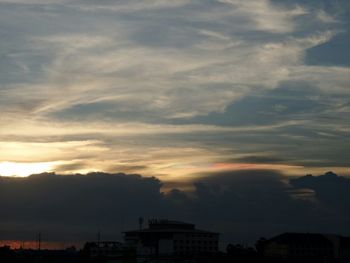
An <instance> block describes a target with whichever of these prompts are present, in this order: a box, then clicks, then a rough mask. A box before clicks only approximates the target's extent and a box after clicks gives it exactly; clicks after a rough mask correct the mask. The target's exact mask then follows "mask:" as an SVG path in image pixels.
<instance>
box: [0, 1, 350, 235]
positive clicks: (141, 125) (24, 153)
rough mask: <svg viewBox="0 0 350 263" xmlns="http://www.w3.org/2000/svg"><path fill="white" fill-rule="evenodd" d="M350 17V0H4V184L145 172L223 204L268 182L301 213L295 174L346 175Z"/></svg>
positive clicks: (0, 160)
mask: <svg viewBox="0 0 350 263" xmlns="http://www.w3.org/2000/svg"><path fill="white" fill-rule="evenodd" d="M349 25H350V3H349V1H348V0H307V1H305V0H303V1H302V0H177V1H166V0H147V1H136V0H135V1H134V0H131V1H130V0H98V1H97V0H96V1H94V0H0V58H1V59H0V112H1V113H0V175H2V176H3V178H1V180H0V186H1V187H5V186H6V182H8V181H7V180H10V179H11V178H12V180H14V181H11V180H10V181H9V182H17V183H19V184H21V182H26V183H27V184H31V183H32V180H33V178H32V177H28V176H30V175H31V174H41V173H45V172H55V173H57V174H58V175H57V176H58V178H61V176H68V177H67V178H71V177H72V176H73V174H78V173H79V174H88V173H91V172H101V173H102V174H103V175H106V174H109V175H111V178H114V176H116V174H118V173H123V174H124V175H125V176H126V174H127V175H129V176H131V177H132V178H134V177H133V176H135V175H134V174H140V175H141V177H140V178H141V179H140V178H139V177H137V178H139V179H138V180H140V182H151V183H154V187H155V188H152V189H153V190H154V189H155V190H154V191H155V192H154V193H155V195H157V196H158V195H160V196H161V197H160V200H163V199H164V200H168V201H169V200H171V202H173V201H174V200H175V201H174V202H175V203H176V202H177V201H178V200H177V199H176V198H180V200H187V199H186V198H189V197H188V196H187V193H185V192H186V190H188V191H190V192H192V193H189V194H190V195H191V194H193V195H194V196H197V198H199V196H200V193H202V192H201V191H202V190H203V189H204V188H203V187H202V188H201V187H200V185H203V182H204V185H207V188H205V189H206V190H205V191H204V190H203V191H204V193H203V200H206V198H209V199H210V200H211V201H213V202H214V201H215V200H216V199H215V198H218V199H217V200H216V201H215V202H217V204H219V203H220V202H221V201H220V200H221V199H220V198H219V197H215V196H216V195H215V194H213V193H215V192H220V191H221V190H220V191H219V190H218V189H222V187H221V185H222V184H225V182H226V183H227V184H228V186H227V187H229V186H230V185H231V184H232V187H233V188H232V189H231V188H230V187H229V189H231V190H229V192H230V191H236V190H237V189H236V186H235V185H236V184H238V186H242V187H243V186H244V185H245V184H248V182H251V183H252V184H255V183H254V182H255V181H254V180H257V182H256V185H260V188H261V189H264V187H265V183H264V180H266V181H267V182H270V181H273V186H271V187H272V188H273V189H278V193H277V194H276V195H277V196H279V195H281V196H283V198H281V200H284V201H285V204H284V206H288V204H289V202H292V204H291V205H292V207H293V205H295V202H294V201H293V200H294V199H295V196H294V195H293V194H291V193H290V191H292V192H293V191H296V190H298V191H299V190H300V189H294V188H295V186H293V184H292V181H290V180H296V179H297V178H303V177H302V176H304V175H306V174H314V175H322V174H325V173H326V172H327V171H333V172H335V173H336V174H338V176H337V177H336V178H338V179H339V178H340V179H339V180H346V178H347V176H349V175H350V165H349V162H348V156H349V154H348V150H349V149H350V139H349V138H350V136H349V132H350V117H349V116H350V115H349V113H350V102H349V98H350V96H349V95H350V88H349V85H350V77H349V76H350V55H349V54H350V53H349V50H348V49H349V48H348V47H349V45H350V32H349V28H350V27H349ZM257 174H261V178H262V179H256V178H258V176H257ZM46 175H47V174H46ZM49 175H50V174H49ZM229 175H234V176H233V178H236V176H238V177H237V178H241V177H244V178H247V179H246V180H248V181H245V180H243V179H242V180H243V181H242V180H238V179H237V180H236V179H232V180H233V181H230V180H231V179H230V180H229V179H227V178H230V176H229ZM17 177H27V179H26V178H22V179H21V178H17ZM39 177H40V176H39ZM126 177H128V176H126ZM34 178H36V177H35V176H34ZM40 178H41V177H40ZM44 178H45V176H44ZM48 178H49V179H45V180H49V181H50V180H51V179H50V178H51V177H50V176H49V177H48ZM77 178H80V177H79V176H78V177H77ZM87 178H89V177H88V175H87ZM117 178H119V177H118V176H117ZM263 178H265V179H263ZM271 178H272V179H273V180H272V179H271ZM293 178H294V179H293ZM315 178H318V177H315ZM321 178H324V177H321ZM17 179H18V180H17ZM270 179H271V180H270ZM338 179H337V180H338ZM45 180H44V181H45ZM62 180H63V179H62ZM66 180H68V181H67V182H70V181H69V179H66ZM79 180H82V181H84V180H83V179H79ZM86 180H88V181H89V179H86ZM91 180H92V179H91ZM111 180H114V179H111ZM116 180H119V179H116ZM147 180H149V181H147ZM216 180H218V181H219V182H220V184H219V185H220V187H219V186H218V187H216V186H215V185H217V183H216ZM226 180H229V181H228V182H227V181H226ZM92 181H93V180H92ZM102 181H103V180H102ZM107 181H108V180H107ZM50 182H51V181H50ZM89 182H90V181H89ZM137 182H139V181H137ZM131 184H132V183H131ZM11 185H12V184H11ZM13 185H16V183H13ZM34 185H35V184H34ZM106 185H107V184H106ZM146 185H148V184H147V183H146ZM208 185H209V186H208ZM286 185H287V186H288V187H286ZM345 185H347V184H345ZM238 186H237V187H238ZM14 187H15V186H14ZM33 187H34V186H33ZM38 187H39V186H38ZM157 187H159V189H158V188H157ZM269 187H270V186H269ZM269 187H267V189H270V188H269ZM312 187H313V186H312ZM312 187H311V186H308V187H305V188H306V189H308V191H309V192H308V193H309V194H307V196H308V202H312V204H316V203H318V202H319V203H322V202H321V199H318V198H317V195H316V197H315V196H313V195H312V194H311V197H310V193H316V192H317V191H316V190H315V189H313V188H312ZM43 188H44V189H45V187H43ZM73 188H74V187H73ZM39 189H41V188H40V187H39ZM172 189H173V190H172ZM208 189H209V190H208ZM243 189H249V187H247V188H244V187H243ZM290 189H292V190H290ZM322 189H323V188H322ZM129 190H130V189H129ZM153 190H152V191H153ZM331 190H332V191H331V192H332V193H333V194H334V195H335V196H337V194H336V192H334V191H333V190H334V189H331ZM130 191H131V190H130ZM163 191H165V192H166V193H163ZM174 191H175V192H174ZM183 191H185V192H183ZM249 191H250V190H247V192H244V194H243V195H244V196H245V195H247V193H248V192H249ZM276 191H277V190H276ZM14 192H16V191H15V190H14ZM39 192H40V191H39ZM282 192H283V193H282ZM230 193H231V192H230ZM293 193H294V192H293ZM8 194H9V195H8V196H7V197H6V198H10V197H11V198H14V197H13V196H12V194H11V193H8ZM128 194H129V192H128ZM210 194H212V195H213V196H211V197H209V196H210ZM4 195H5V194H4ZM5 196H6V195H5ZM298 196H299V197H300V195H298ZM158 197H159V196H158ZM158 197H157V198H158ZM170 197H171V198H170ZM175 197H176V198H175ZM214 197H215V198H214ZM263 197H264V198H265V195H262V196H260V197H259V198H263ZM299 197H298V198H299ZM11 198H10V199H9V200H11ZM140 198H141V197H140ZM169 198H170V199H169ZM172 198H173V199H172ZM174 198H175V199H174ZM181 198H182V199H181ZM227 198H228V199H229V200H231V199H230V198H232V196H231V195H228V197H227ZM252 198H253V197H252ZM266 198H267V199H266V200H270V199H269V198H270V197H266ZM271 198H272V197H271ZM298 198H297V199H298ZM214 199H215V200H214ZM253 199H254V198H253ZM277 199H278V198H277ZM304 199H305V198H304ZM6 200H7V199H6ZM35 200H36V199H35ZM140 200H142V198H141V199H140ZM157 200H158V199H157ZM199 200H202V199H201V198H199ZM273 200H276V199H273ZM291 200H292V201H291ZM298 200H299V201H300V198H299V199H298ZM310 200H311V201H310ZM315 200H316V201H315ZM327 200H328V199H327ZM61 201H62V202H63V200H61ZM65 201H66V200H65ZM219 201H220V202H219ZM231 201H232V200H231ZM248 201H249V200H248ZM248 201H247V202H248ZM304 201H305V200H304ZM333 201H334V200H333V199H332V202H333ZM343 201H344V202H345V201H346V200H343ZM179 202H180V201H179ZM198 202H199V201H198ZM232 202H233V201H232ZM249 202H250V201H249ZM249 202H248V203H249ZM209 203H210V202H209ZM238 203H239V202H238ZM238 203H234V204H237V205H238ZM243 203H244V202H243ZM187 204H188V207H187V208H186V209H188V210H191V209H193V207H191V205H193V206H196V207H198V209H199V207H202V208H201V209H204V206H202V205H201V202H199V203H198V204H197V203H196V205H194V204H193V203H192V202H190V201H188V200H187ZM190 204H191V205H190ZM244 204H245V203H244ZM322 204H323V203H322ZM260 205H261V204H260ZM303 205H304V203H303ZM303 205H301V206H302V208H300V207H299V206H298V209H302V210H298V209H297V208H295V209H296V210H293V209H292V210H291V211H298V212H299V213H302V211H307V209H308V208H305V207H304V206H303ZM332 205H334V204H332ZM332 205H330V206H331V207H332ZM280 206H281V209H282V208H283V207H284V206H283V205H280ZM325 206H326V205H325ZM263 207H264V206H263ZM322 207H323V208H324V206H323V205H322ZM337 207H338V206H337ZM41 208H42V209H44V208H43V207H41ZM9 209H10V208H9ZM37 209H38V211H39V210H40V209H39V208H37ZM266 209H267V211H269V210H268V208H266ZM315 209H316V208H315ZM337 209H338V208H337ZM337 209H335V210H336V211H337V212H334V213H338V212H339V213H340V210H339V211H338V210H337ZM339 209H340V208H339ZM44 210H45V209H44ZM11 211H12V210H11ZM154 211H155V210H154ZM160 211H162V213H163V212H164V210H162V209H160ZM252 211H255V210H254V209H253V210H252ZM322 211H323V210H322ZM327 211H328V210H327ZM323 212H324V211H323ZM323 212H322V213H323ZM257 213H258V211H257ZM281 213H282V212H281ZM320 213H321V212H320ZM155 214H157V213H155ZM180 214H181V213H178V215H180ZM185 214H186V213H185ZM185 214H183V217H185V218H189V219H191V220H192V219H193V220H195V219H199V218H202V217H194V216H187V217H186V216H185ZM316 214H317V213H316ZM165 215H166V214H165ZM170 215H171V214H170ZM198 215H201V216H203V214H201V213H198ZM317 215H319V214H317ZM337 215H338V217H336V218H338V219H339V218H342V219H344V220H345V219H346V220H347V219H348V217H347V216H348V215H343V214H341V213H340V214H337ZM16 216H18V217H20V216H19V215H17V214H16V215H15V214H14V215H13V218H9V219H8V220H9V221H8V222H12V223H9V224H10V225H8V229H11V226H12V227H13V229H16V228H17V229H19V228H18V226H19V225H21V224H22V223H23V221H21V220H20V221H19V222H18V224H19V225H16V223H13V222H14V221H16V220H15V219H14V218H17V217H16ZM133 216H136V215H133ZM330 217H331V216H330ZM257 218H259V217H257ZM304 219H305V218H304ZM311 219H314V218H313V217H312V216H311V215H310V217H308V220H311ZM3 220H5V219H3ZM237 220H238V219H237ZM244 220H245V219H242V220H241V221H240V222H241V223H242V222H243V221H244ZM305 220H306V219H305ZM305 220H304V221H302V222H304V223H305V222H306V221H305ZM49 221H50V220H49V219H48V221H47V222H49ZM6 222H7V221H6ZM26 222H27V221H26ZM45 222H46V221H45ZM50 222H51V221H50ZM51 223H52V222H51ZM51 223H50V226H51V227H52V225H51ZM95 223H96V222H95ZM221 223H222V224H221V225H222V226H224V225H225V223H223V222H221ZM327 223H329V222H327ZM207 225H209V226H210V225H211V223H210V222H209V221H208V222H207ZM285 225H288V224H287V223H286V224H285ZM285 225H283V226H285ZM324 225H325V224H324ZM204 226H205V222H204ZM255 226H257V225H255ZM259 226H261V225H260V224H259ZM265 227H266V226H265V225H264V226H261V229H264V228H265ZM227 229H228V228H227ZM266 229H269V228H266ZM281 229H282V227H281ZM295 229H296V228H295ZM0 230H1V229H0ZM0 232H1V231H0ZM11 233H12V232H11ZM84 233H85V232H84ZM270 233H271V232H270ZM10 236H11V235H10V234H9V237H10Z"/></svg>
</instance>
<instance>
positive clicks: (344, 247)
mask: <svg viewBox="0 0 350 263" xmlns="http://www.w3.org/2000/svg"><path fill="white" fill-rule="evenodd" d="M263 254H264V258H265V259H267V260H268V261H269V262H308V263H310V262H324V263H326V262H350V239H349V238H346V237H342V236H339V235H326V234H311V233H284V234H281V235H279V236H276V237H274V238H271V239H269V240H267V241H266V242H265V244H264V249H263Z"/></svg>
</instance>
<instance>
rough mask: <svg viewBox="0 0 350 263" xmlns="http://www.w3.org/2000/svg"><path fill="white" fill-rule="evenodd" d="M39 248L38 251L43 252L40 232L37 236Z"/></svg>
mask: <svg viewBox="0 0 350 263" xmlns="http://www.w3.org/2000/svg"><path fill="white" fill-rule="evenodd" d="M37 248H38V250H41V233H40V232H39V233H38V236H37Z"/></svg>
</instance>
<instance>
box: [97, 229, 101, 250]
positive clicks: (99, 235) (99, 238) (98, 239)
mask: <svg viewBox="0 0 350 263" xmlns="http://www.w3.org/2000/svg"><path fill="white" fill-rule="evenodd" d="M100 242H101V231H100V229H99V230H98V232H97V244H98V247H100Z"/></svg>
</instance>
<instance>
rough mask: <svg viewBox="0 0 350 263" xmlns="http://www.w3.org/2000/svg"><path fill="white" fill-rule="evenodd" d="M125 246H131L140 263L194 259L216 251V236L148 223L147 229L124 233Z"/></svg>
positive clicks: (181, 225) (180, 226)
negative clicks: (169, 259) (170, 259)
mask: <svg viewBox="0 0 350 263" xmlns="http://www.w3.org/2000/svg"><path fill="white" fill-rule="evenodd" d="M124 234H125V235H124V239H125V245H126V246H130V247H134V248H135V249H136V251H137V257H138V260H139V261H141V262H142V261H143V260H145V259H152V258H153V259H159V258H172V259H176V258H177V259H181V258H194V257H196V256H199V255H204V254H208V255H210V254H215V253H217V252H218V242H219V234H218V233H214V232H209V231H204V230H199V229H196V228H195V225H194V224H188V223H184V222H179V221H171V220H150V221H149V227H148V228H146V229H139V230H134V231H127V232H125V233H124Z"/></svg>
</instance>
